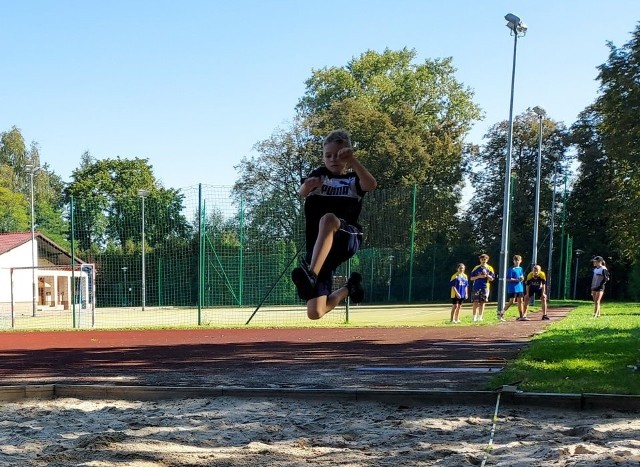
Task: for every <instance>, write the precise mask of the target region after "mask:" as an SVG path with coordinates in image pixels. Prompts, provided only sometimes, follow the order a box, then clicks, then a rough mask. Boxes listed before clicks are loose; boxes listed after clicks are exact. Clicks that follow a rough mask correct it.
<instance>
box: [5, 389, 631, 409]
mask: <svg viewBox="0 0 640 467" xmlns="http://www.w3.org/2000/svg"><path fill="white" fill-rule="evenodd" d="M497 394H498V393H497V392H494V391H439V390H428V389H425V390H392V389H389V390H376V389H303V388H240V387H198V386H195V387H193V386H111V385H82V384H45V385H24V386H0V401H5V402H6V401H18V400H24V399H54V398H58V397H74V398H77V399H118V400H138V401H153V400H170V399H174V400H175V399H198V398H213V397H262V398H270V397H280V398H293V399H315V400H343V401H375V402H382V403H387V404H399V405H484V404H492V403H494V402H495V400H496V396H497ZM501 394H502V395H501V405H502V406H519V407H544V408H562V409H569V410H602V409H615V410H624V411H631V412H635V411H640V396H637V395H620V394H593V393H585V394H557V393H534V392H528V393H527V392H518V391H513V392H511V391H509V392H502V393H501Z"/></svg>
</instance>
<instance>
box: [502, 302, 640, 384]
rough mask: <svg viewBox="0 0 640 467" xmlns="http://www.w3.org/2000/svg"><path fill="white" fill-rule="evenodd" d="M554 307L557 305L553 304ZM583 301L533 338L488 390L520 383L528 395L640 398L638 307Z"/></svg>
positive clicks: (630, 304)
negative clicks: (597, 311) (596, 306)
mask: <svg viewBox="0 0 640 467" xmlns="http://www.w3.org/2000/svg"><path fill="white" fill-rule="evenodd" d="M554 305H558V303H554ZM592 313H593V304H592V303H590V302H582V303H581V304H579V305H578V306H577V307H576V308H575V309H574V310H573V311H572V312H571V313H569V315H568V316H567V317H566V318H565V319H563V320H561V321H558V322H556V323H553V324H552V325H550V326H549V327H548V328H547V330H546V331H545V332H544V333H542V334H540V335H539V336H536V337H535V338H534V339H533V340H532V342H531V345H530V346H529V347H528V348H527V349H526V350H525V351H523V353H522V354H521V355H520V356H519V357H518V359H517V360H516V361H515V362H514V363H513V364H511V365H509V366H508V367H507V368H505V370H503V371H502V372H501V373H500V374H499V375H498V376H496V377H495V378H494V379H493V380H492V382H491V387H498V386H501V385H503V384H506V383H509V382H513V381H518V380H522V383H520V384H519V385H518V386H519V388H520V389H521V390H524V391H530V392H552V393H578V394H580V393H601V394H636V395H637V394H640V304H637V303H626V304H617V303H603V305H602V316H601V317H600V318H597V319H593V318H592Z"/></svg>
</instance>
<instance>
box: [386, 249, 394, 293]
mask: <svg viewBox="0 0 640 467" xmlns="http://www.w3.org/2000/svg"><path fill="white" fill-rule="evenodd" d="M392 265H393V255H389V281H388V286H389V290H388V291H387V301H388V302H390V301H391V266H392Z"/></svg>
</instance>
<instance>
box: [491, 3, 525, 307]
mask: <svg viewBox="0 0 640 467" xmlns="http://www.w3.org/2000/svg"><path fill="white" fill-rule="evenodd" d="M504 19H506V20H507V27H508V28H509V29H510V30H511V33H512V34H513V37H514V40H513V68H512V71H511V99H510V102H509V134H508V136H507V157H506V160H505V165H504V203H503V208H502V239H501V243H500V265H499V269H498V278H499V279H498V312H500V313H502V311H503V310H504V302H505V298H506V292H507V288H506V276H507V267H508V264H507V250H508V249H509V217H510V203H511V150H512V147H513V90H514V85H515V80H516V52H517V49H518V37H522V36H524V35H525V34H526V32H527V25H526V24H524V23H523V22H522V20H521V19H520V18H518V17H517V16H516V15H514V14H512V13H509V14H508V15H506V16H505V17H504Z"/></svg>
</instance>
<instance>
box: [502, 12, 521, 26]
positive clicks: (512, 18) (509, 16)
mask: <svg viewBox="0 0 640 467" xmlns="http://www.w3.org/2000/svg"><path fill="white" fill-rule="evenodd" d="M504 19H506V20H507V21H509V22H510V23H513V24H516V25H517V24H520V21H521V20H520V18H518V17H517V16H516V15H514V14H513V13H507V14H506V15H504Z"/></svg>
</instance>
